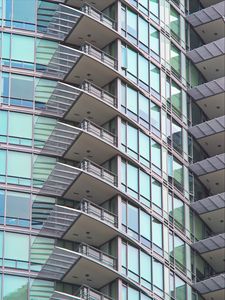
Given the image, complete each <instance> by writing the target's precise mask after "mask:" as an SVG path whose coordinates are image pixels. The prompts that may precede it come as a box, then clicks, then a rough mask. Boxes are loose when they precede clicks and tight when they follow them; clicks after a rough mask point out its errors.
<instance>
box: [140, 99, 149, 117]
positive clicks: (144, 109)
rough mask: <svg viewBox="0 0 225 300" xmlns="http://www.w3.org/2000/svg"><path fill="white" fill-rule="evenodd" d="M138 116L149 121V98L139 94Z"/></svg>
mask: <svg viewBox="0 0 225 300" xmlns="http://www.w3.org/2000/svg"><path fill="white" fill-rule="evenodd" d="M139 116H140V118H141V119H143V120H144V121H146V122H147V123H149V117H150V116H149V99H148V98H146V97H145V96H143V95H141V94H140V95H139Z"/></svg>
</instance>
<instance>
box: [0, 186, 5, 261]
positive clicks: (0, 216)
mask: <svg viewBox="0 0 225 300" xmlns="http://www.w3.org/2000/svg"><path fill="white" fill-rule="evenodd" d="M4 215H5V191H3V190H0V224H3V223H4ZM0 245H1V243H0ZM0 257H1V253H0Z"/></svg>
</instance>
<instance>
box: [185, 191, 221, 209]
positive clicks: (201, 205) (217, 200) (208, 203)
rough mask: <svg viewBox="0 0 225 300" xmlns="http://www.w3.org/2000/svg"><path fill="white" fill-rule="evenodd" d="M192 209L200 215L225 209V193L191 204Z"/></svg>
mask: <svg viewBox="0 0 225 300" xmlns="http://www.w3.org/2000/svg"><path fill="white" fill-rule="evenodd" d="M191 207H192V208H193V209H194V210H195V211H196V212H197V213H198V214H205V213H208V212H210V211H214V210H217V209H221V208H225V193H221V194H218V195H215V196H210V197H207V198H204V199H201V200H199V201H196V202H194V203H192V204H191Z"/></svg>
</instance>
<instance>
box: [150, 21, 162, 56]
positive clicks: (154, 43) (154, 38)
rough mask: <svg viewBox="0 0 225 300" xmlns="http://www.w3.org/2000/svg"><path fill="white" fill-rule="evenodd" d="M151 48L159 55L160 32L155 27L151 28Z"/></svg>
mask: <svg viewBox="0 0 225 300" xmlns="http://www.w3.org/2000/svg"><path fill="white" fill-rule="evenodd" d="M150 46H151V50H153V51H154V52H155V53H156V54H157V55H159V53H160V47H159V32H158V30H157V29H155V27H153V26H150Z"/></svg>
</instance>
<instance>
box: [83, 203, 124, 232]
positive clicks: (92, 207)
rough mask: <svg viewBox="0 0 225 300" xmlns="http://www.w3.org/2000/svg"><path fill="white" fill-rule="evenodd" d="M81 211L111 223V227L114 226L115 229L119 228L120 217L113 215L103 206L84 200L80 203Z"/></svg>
mask: <svg viewBox="0 0 225 300" xmlns="http://www.w3.org/2000/svg"><path fill="white" fill-rule="evenodd" d="M79 209H80V210H82V211H83V212H86V213H87V214H90V215H94V216H96V217H97V218H99V219H101V220H103V221H105V222H107V223H109V224H110V225H113V226H115V227H117V226H118V217H117V216H116V215H115V214H113V213H111V212H110V211H108V210H106V209H104V208H103V207H101V206H98V205H96V204H94V203H92V202H90V201H89V200H86V199H82V200H81V202H80V203H79Z"/></svg>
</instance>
